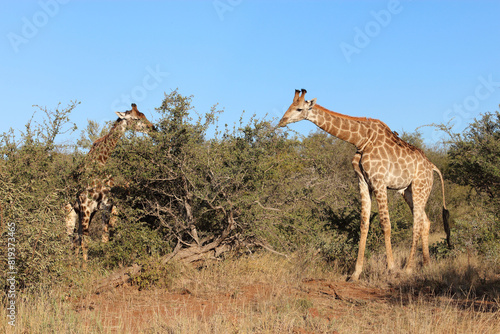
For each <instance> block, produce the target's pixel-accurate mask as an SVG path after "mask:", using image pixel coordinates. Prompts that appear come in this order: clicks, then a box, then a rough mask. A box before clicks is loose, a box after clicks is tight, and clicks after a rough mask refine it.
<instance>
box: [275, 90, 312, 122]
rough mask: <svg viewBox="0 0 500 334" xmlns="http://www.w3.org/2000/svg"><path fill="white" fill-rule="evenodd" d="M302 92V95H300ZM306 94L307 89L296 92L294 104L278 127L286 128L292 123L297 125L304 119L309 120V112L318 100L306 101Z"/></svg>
mask: <svg viewBox="0 0 500 334" xmlns="http://www.w3.org/2000/svg"><path fill="white" fill-rule="evenodd" d="M301 92H302V95H300V93H301ZM306 93H307V91H306V90H305V89H302V90H301V91H300V90H298V89H296V90H295V96H294V97H293V102H292V104H291V105H290V107H289V108H288V110H287V111H286V112H285V114H284V115H283V118H281V121H280V122H279V124H278V126H285V125H287V124H290V123H295V122H298V121H301V120H303V119H307V115H308V113H309V111H310V110H311V109H312V108H313V107H314V105H315V104H316V98H314V99H312V100H310V101H306V100H305V99H304V97H305V95H306Z"/></svg>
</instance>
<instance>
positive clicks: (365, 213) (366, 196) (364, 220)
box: [350, 178, 372, 281]
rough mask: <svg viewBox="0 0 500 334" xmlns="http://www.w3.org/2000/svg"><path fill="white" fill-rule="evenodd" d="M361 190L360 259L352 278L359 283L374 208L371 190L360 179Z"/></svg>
mask: <svg viewBox="0 0 500 334" xmlns="http://www.w3.org/2000/svg"><path fill="white" fill-rule="evenodd" d="M359 189H360V192H361V228H360V230H361V234H360V238H359V249H358V258H357V260H356V267H355V269H354V273H353V274H352V276H351V278H350V280H351V281H357V280H358V279H359V275H361V271H362V270H363V262H364V258H365V248H366V239H367V237H368V230H369V228H370V212H371V208H372V200H371V194H370V189H369V187H368V184H367V183H366V181H365V180H364V178H360V179H359Z"/></svg>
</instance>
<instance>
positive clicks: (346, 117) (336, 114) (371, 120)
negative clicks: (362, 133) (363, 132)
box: [314, 104, 392, 132]
mask: <svg viewBox="0 0 500 334" xmlns="http://www.w3.org/2000/svg"><path fill="white" fill-rule="evenodd" d="M314 107H315V108H316V109H319V110H321V111H323V112H325V113H327V114H331V115H334V116H337V117H340V118H344V119H349V120H352V121H359V122H374V123H379V124H382V125H383V126H384V127H386V128H387V129H388V130H389V131H390V130H391V129H390V128H389V126H388V125H387V124H385V123H384V122H382V121H381V120H379V119H376V118H369V117H355V116H349V115H344V114H341V113H338V112H335V111H331V110H329V109H326V108H325V107H322V106H320V105H319V104H316V105H315V106H314ZM391 132H392V131H391Z"/></svg>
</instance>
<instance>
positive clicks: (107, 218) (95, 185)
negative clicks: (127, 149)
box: [65, 103, 155, 261]
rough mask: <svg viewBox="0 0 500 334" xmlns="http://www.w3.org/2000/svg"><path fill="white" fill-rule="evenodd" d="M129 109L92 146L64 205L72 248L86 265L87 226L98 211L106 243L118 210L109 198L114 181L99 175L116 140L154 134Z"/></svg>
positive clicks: (140, 115)
mask: <svg viewBox="0 0 500 334" xmlns="http://www.w3.org/2000/svg"><path fill="white" fill-rule="evenodd" d="M131 107H132V109H130V110H127V111H125V112H118V111H117V112H116V114H117V115H118V119H117V120H116V121H115V122H114V123H113V125H112V127H111V129H110V131H109V133H108V134H107V135H105V136H103V137H101V138H99V139H97V140H96V141H95V142H94V143H93V144H92V148H91V149H90V151H89V152H88V153H87V155H86V157H85V158H84V161H83V163H82V164H81V165H80V166H79V167H78V170H77V171H76V173H75V174H74V175H75V178H76V181H77V182H78V183H79V184H80V189H82V190H80V191H79V192H78V194H77V196H76V201H75V202H74V203H73V204H67V205H66V207H65V209H66V211H67V212H66V229H67V233H68V235H69V236H70V238H72V237H73V236H74V239H73V242H74V244H75V251H76V252H79V249H80V248H81V249H82V253H83V259H84V260H85V261H87V253H88V240H86V239H88V237H89V236H88V235H89V226H90V223H91V222H92V218H93V217H94V215H95V214H96V212H97V211H99V210H102V213H103V216H102V220H103V225H104V226H103V234H102V241H103V242H107V241H109V233H110V229H111V228H113V227H114V226H115V223H116V219H117V215H118V210H117V208H116V206H115V205H114V204H113V202H112V201H111V199H110V198H109V193H110V191H111V188H112V187H113V186H114V180H113V177H112V176H111V175H105V174H103V173H102V170H103V169H104V166H105V165H106V162H107V160H108V158H109V156H110V155H111V153H112V152H113V150H114V149H115V147H116V145H117V143H118V140H119V139H120V138H121V137H122V135H123V133H125V131H126V130H127V129H132V130H135V131H140V132H147V131H150V130H152V131H154V130H155V128H154V126H153V124H151V122H150V121H148V119H147V118H146V116H144V114H143V113H141V112H140V111H139V110H138V109H137V105H136V104H135V103H132V105H131Z"/></svg>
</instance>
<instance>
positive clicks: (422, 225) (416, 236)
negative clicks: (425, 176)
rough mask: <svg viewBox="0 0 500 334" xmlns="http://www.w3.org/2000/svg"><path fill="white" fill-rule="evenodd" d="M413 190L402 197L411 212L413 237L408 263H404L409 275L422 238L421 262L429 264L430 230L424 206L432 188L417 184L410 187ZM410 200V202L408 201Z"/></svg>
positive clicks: (407, 191)
mask: <svg viewBox="0 0 500 334" xmlns="http://www.w3.org/2000/svg"><path fill="white" fill-rule="evenodd" d="M412 188H413V189H410V190H408V189H407V190H406V191H405V193H404V194H403V195H404V198H405V200H406V201H407V203H408V205H410V203H411V205H410V209H412V212H413V236H412V244H411V250H410V255H409V256H408V261H407V262H406V266H405V271H406V272H408V273H411V272H412V270H413V268H414V266H415V254H416V250H417V245H418V242H419V240H420V238H422V254H423V262H424V264H428V263H429V262H430V255H429V230H430V221H429V218H427V215H426V213H425V204H426V203H427V199H428V197H429V194H430V190H431V188H432V184H431V186H430V187H423V186H421V187H419V185H418V184H415V185H413V186H412ZM407 198H408V199H411V201H408V200H407Z"/></svg>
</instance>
